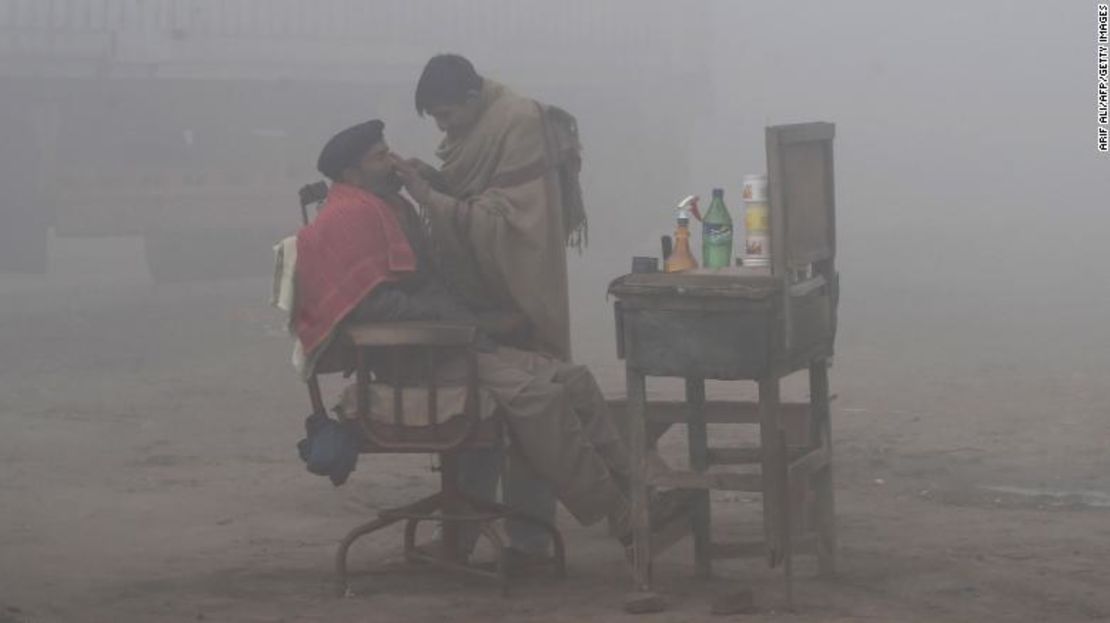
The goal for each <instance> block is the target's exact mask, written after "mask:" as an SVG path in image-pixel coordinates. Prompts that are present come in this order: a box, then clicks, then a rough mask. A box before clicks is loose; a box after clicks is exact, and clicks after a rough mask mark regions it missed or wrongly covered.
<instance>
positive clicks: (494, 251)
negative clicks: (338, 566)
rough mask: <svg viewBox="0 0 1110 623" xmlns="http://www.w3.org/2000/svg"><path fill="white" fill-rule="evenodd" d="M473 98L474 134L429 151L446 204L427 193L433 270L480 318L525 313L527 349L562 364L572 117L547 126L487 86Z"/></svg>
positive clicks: (580, 220)
mask: <svg viewBox="0 0 1110 623" xmlns="http://www.w3.org/2000/svg"><path fill="white" fill-rule="evenodd" d="M481 97H482V105H483V112H482V114H481V117H480V118H479V119H478V121H477V123H476V124H475V126H474V127H473V128H471V129H470V130H469V131H468V132H466V133H465V135H463V136H449V137H447V138H445V139H444V141H443V143H442V144H441V145H440V148H439V150H438V151H437V155H438V156H439V157H440V159H442V160H443V165H442V169H441V173H442V175H443V180H442V181H443V183H444V186H445V188H444V190H445V191H446V195H449V196H445V195H443V194H435V195H434V199H433V201H432V202H431V203H432V204H433V205H432V206H429V207H430V208H431V209H429V210H428V211H427V212H428V218H429V223H430V229H431V235H432V238H433V240H434V242H435V245H436V247H437V250H438V252H439V258H440V262H441V267H440V268H441V270H442V272H443V274H444V277H445V278H446V279H447V280H449V281H450V282H451V283H452V284H454V285H455V286H456V287H457V288H458V289H459V291H460V293H461V294H462V295H463V296H464V297H466V298H467V299H468V302H469V303H470V304H471V305H473V306H475V307H476V308H478V309H479V310H508V311H516V312H519V313H521V314H523V315H524V316H525V317H526V318H527V319H528V320H529V323H530V328H531V334H532V343H531V344H529V345H528V346H529V347H530V348H532V349H534V350H538V351H540V352H544V353H547V354H549V355H552V356H555V357H558V358H560V359H566V360H569V358H570V320H569V316H570V305H569V301H568V295H567V263H566V244H567V240H568V236H569V235H570V234H572V233H573V232H576V231H580V228H581V227H583V226H584V212H583V211H582V210H581V204H580V196H578V197H574V196H571V197H569V199H570V200H571V201H570V202H569V203H567V204H566V205H565V204H564V201H563V198H564V195H566V194H567V191H564V190H563V188H564V187H566V184H565V183H564V179H563V177H561V175H560V174H561V172H562V171H564V170H565V169H566V167H567V166H568V164H569V165H570V166H576V165H577V162H578V161H577V157H578V145H577V136H576V135H574V134H572V135H569V136H568V134H567V132H566V131H565V129H566V127H567V126H566V125H565V119H566V118H569V119H570V123H571V124H573V117H570V116H569V115H567V114H566V113H565V112H562V111H558V113H559V114H561V115H563V117H558V116H557V117H555V119H554V123H553V120H552V113H550V112H549V110H552V109H547V108H545V107H543V106H542V105H540V104H538V103H537V102H535V101H534V100H530V99H526V98H523V97H520V96H518V95H516V94H515V93H513V92H511V91H510V90H508V89H507V88H505V87H504V86H502V85H500V84H497V83H495V82H492V81H490V80H488V79H487V80H485V84H484V86H483V88H482V93H481ZM554 110H557V109H554ZM560 124H561V125H560ZM553 125H558V127H553ZM571 131H572V132H573V125H571ZM573 173H574V174H575V176H576V174H577V169H576V168H574V169H573ZM571 187H572V189H573V188H576V187H577V179H576V177H575V179H574V180H573V184H572V185H571ZM576 200H577V201H576ZM567 206H570V207H571V209H569V210H568V209H567ZM568 221H569V222H568Z"/></svg>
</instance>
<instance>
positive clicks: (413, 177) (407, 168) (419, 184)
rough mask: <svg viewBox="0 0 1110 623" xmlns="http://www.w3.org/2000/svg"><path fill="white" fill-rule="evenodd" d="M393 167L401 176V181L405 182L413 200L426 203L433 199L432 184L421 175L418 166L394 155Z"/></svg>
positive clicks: (398, 175)
mask: <svg viewBox="0 0 1110 623" xmlns="http://www.w3.org/2000/svg"><path fill="white" fill-rule="evenodd" d="M393 168H394V170H396V171H397V177H400V178H401V183H402V184H404V186H405V190H406V191H408V193H409V196H410V197H412V199H413V201H415V202H417V203H419V204H425V203H427V202H428V200H429V199H431V197H432V186H431V184H429V183H428V180H426V179H424V177H423V176H421V175H420V173H419V171H418V170H417V168H416V167H414V166H413V165H411V164H409V162H408V161H405V160H402V159H400V158H398V157H394V158H393Z"/></svg>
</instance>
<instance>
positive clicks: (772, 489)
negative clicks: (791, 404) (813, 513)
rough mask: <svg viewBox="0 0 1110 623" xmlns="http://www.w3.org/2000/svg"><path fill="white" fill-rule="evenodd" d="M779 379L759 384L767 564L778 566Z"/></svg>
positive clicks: (780, 521) (779, 521)
mask: <svg viewBox="0 0 1110 623" xmlns="http://www.w3.org/2000/svg"><path fill="white" fill-rule="evenodd" d="M779 430H780V426H779V379H778V378H777V377H772V378H763V379H760V380H759V444H760V449H761V454H762V460H761V464H760V472H761V476H762V479H763V537H764V539H766V542H767V562H768V564H769V565H770V566H772V567H774V566H777V565H778V563H779V562H780V561H781V560H782V532H781V531H782V520H783V517H782V510H781V509H782V502H783V500H781V499H780V498H781V497H782V488H783V485H782V483H780V482H779V481H780V480H781V476H780V471H781V469H782V465H781V461H782V460H783V458H782V457H780V454H781V453H780V451H779V445H780V440H779V439H780V438H779Z"/></svg>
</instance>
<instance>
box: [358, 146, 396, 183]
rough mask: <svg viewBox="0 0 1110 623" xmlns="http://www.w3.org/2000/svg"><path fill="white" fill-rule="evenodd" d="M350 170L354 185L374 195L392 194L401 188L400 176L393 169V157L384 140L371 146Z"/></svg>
mask: <svg viewBox="0 0 1110 623" xmlns="http://www.w3.org/2000/svg"><path fill="white" fill-rule="evenodd" d="M351 171H352V172H353V176H354V178H355V179H354V180H353V181H354V182H355V185H357V186H361V187H363V188H365V189H367V190H369V191H370V192H373V193H374V194H376V195H381V196H384V195H392V194H395V193H397V192H400V190H401V178H400V177H398V176H397V173H396V171H394V168H393V157H392V154H391V152H390V151H389V145H387V144H386V142H385V141H382V142H380V143H378V144H377V145H374V146H373V147H371V148H370V150H369V151H367V152H366V154H365V155H364V156H363V157H362V160H360V161H359V163H358V166H357V167H352V169H351Z"/></svg>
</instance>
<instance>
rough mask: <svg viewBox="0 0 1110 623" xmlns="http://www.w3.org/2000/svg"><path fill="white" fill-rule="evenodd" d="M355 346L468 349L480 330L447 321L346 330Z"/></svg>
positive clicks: (371, 325) (380, 324)
mask: <svg viewBox="0 0 1110 623" xmlns="http://www.w3.org/2000/svg"><path fill="white" fill-rule="evenodd" d="M346 333H347V336H348V337H350V338H351V341H352V342H354V344H355V346H469V345H471V344H473V343H474V339H475V336H476V335H477V333H478V330H477V328H476V327H474V326H473V325H466V324H451V323H445V322H421V321H413V322H373V323H365V324H355V325H351V326H349V327H347V328H346Z"/></svg>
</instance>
